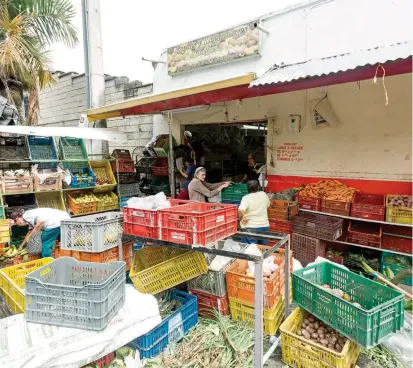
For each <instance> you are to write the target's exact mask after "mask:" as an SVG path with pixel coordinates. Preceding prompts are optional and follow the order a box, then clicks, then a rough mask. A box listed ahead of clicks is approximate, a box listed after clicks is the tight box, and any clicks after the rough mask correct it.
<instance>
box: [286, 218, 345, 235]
mask: <svg viewBox="0 0 413 368" xmlns="http://www.w3.org/2000/svg"><path fill="white" fill-rule="evenodd" d="M291 223H292V230H293V233H297V234H302V235H306V236H309V237H311V238H317V239H322V240H327V241H333V240H336V239H338V238H339V237H340V236H341V234H342V233H343V219H340V218H333V217H329V216H325V215H317V214H314V213H300V214H298V215H297V216H294V217H293V218H292V219H291Z"/></svg>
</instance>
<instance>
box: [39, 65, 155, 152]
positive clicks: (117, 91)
mask: <svg viewBox="0 0 413 368" xmlns="http://www.w3.org/2000/svg"><path fill="white" fill-rule="evenodd" d="M54 78H55V79H56V84H54V85H53V86H51V87H50V88H48V89H46V90H43V91H41V92H40V123H39V125H49V126H64V127H70V126H77V125H78V122H79V117H80V115H81V114H84V113H85V111H86V101H85V88H86V87H85V75H84V74H77V73H62V72H56V73H55V74H54ZM105 87H106V88H105V98H106V104H111V103H115V102H118V101H122V100H127V99H130V98H134V97H138V96H144V95H147V94H150V93H152V84H146V85H142V82H140V81H132V82H130V81H129V79H128V78H127V77H106V80H105ZM107 126H108V128H117V129H119V130H120V131H124V132H126V133H127V135H128V143H127V145H122V146H121V147H120V146H117V145H116V143H115V142H113V143H112V142H109V151H110V152H112V150H113V149H115V148H127V149H129V150H130V151H131V153H132V152H133V151H134V156H141V155H142V150H143V147H144V146H145V144H146V143H148V141H149V140H150V139H151V138H152V116H151V115H148V116H147V115H142V116H133V117H128V118H125V119H123V118H115V119H108V120H107Z"/></svg>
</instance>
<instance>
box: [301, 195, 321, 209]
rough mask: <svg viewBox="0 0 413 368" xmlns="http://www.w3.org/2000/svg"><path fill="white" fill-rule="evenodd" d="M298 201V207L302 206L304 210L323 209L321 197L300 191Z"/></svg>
mask: <svg viewBox="0 0 413 368" xmlns="http://www.w3.org/2000/svg"><path fill="white" fill-rule="evenodd" d="M297 201H298V207H300V208H302V209H303V210H310V211H320V209H321V198H320V197H306V196H302V195H300V193H298V197H297Z"/></svg>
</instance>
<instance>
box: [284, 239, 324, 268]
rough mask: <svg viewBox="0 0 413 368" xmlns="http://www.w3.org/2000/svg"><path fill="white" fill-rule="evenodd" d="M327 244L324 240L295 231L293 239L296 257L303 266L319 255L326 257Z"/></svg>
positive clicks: (292, 244) (292, 246) (292, 243)
mask: <svg viewBox="0 0 413 368" xmlns="http://www.w3.org/2000/svg"><path fill="white" fill-rule="evenodd" d="M326 245H327V243H326V242H325V241H323V240H319V239H316V238H311V237H309V236H305V235H300V234H295V233H294V234H293V236H292V240H291V249H292V251H293V252H294V258H296V259H298V260H299V261H300V263H301V264H302V265H303V267H305V266H307V265H308V264H309V263H311V262H314V261H315V260H316V258H317V257H324V255H325V252H326Z"/></svg>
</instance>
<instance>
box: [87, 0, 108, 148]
mask: <svg viewBox="0 0 413 368" xmlns="http://www.w3.org/2000/svg"><path fill="white" fill-rule="evenodd" d="M82 23H83V49H84V50H83V51H84V55H85V80H86V108H87V109H90V108H93V107H100V106H103V105H104V104H105V74H104V72H103V47H102V30H101V26H100V6H99V0H82ZM93 127H96V128H106V127H107V125H106V120H100V121H98V122H97V123H93ZM89 152H90V153H92V154H102V153H103V154H108V153H109V145H108V142H107V141H97V140H91V141H90V143H89Z"/></svg>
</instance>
